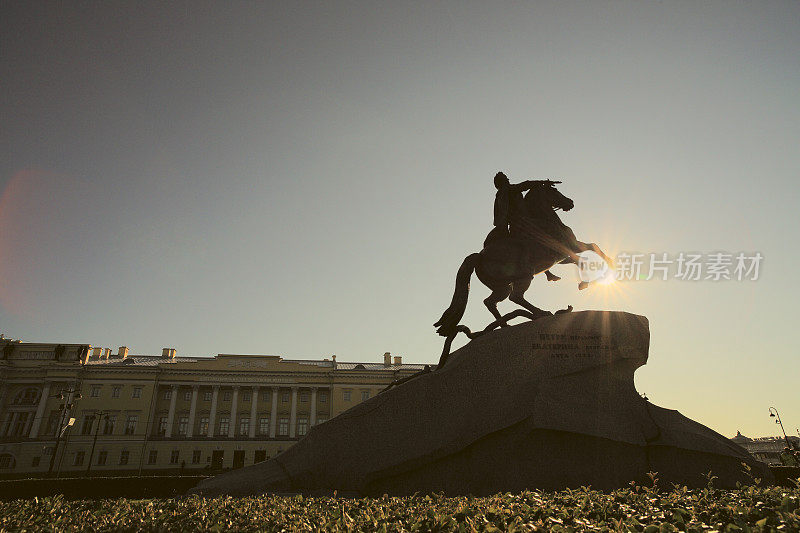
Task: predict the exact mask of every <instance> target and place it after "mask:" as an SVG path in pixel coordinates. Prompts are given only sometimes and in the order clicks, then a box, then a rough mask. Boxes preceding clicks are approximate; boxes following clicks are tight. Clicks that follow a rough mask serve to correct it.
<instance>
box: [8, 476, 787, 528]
mask: <svg viewBox="0 0 800 533" xmlns="http://www.w3.org/2000/svg"><path fill="white" fill-rule="evenodd" d="M712 482H713V479H712V480H710V481H709V486H708V487H707V488H705V489H700V490H696V489H687V488H686V487H679V486H674V487H672V488H671V489H669V490H660V489H659V487H658V480H657V478H656V477H655V476H653V482H652V484H651V486H649V487H641V486H635V485H632V486H631V487H630V488H626V489H621V490H616V491H613V492H608V493H606V492H599V491H594V490H591V489H588V488H581V489H577V490H569V489H568V490H564V491H560V492H539V491H527V492H523V493H520V494H498V495H495V496H489V497H482V498H476V497H457V498H447V497H444V496H439V495H429V496H411V497H403V498H398V497H387V496H384V497H383V498H362V499H353V498H336V497H332V498H331V497H321V498H305V497H303V496H260V497H250V498H237V499H234V498H216V499H204V498H198V497H191V498H183V499H151V500H129V499H117V500H114V499H107V500H98V501H88V500H82V501H68V500H65V499H64V498H63V497H61V496H56V497H46V498H34V499H28V500H15V501H9V502H0V531H8V530H11V531H18V530H22V529H28V530H30V529H34V530H35V529H47V530H59V531H60V530H94V531H119V530H123V531H133V530H142V529H143V530H161V531H185V530H191V531H194V530H203V531H223V530H236V531H242V530H243V531H255V530H259V531H264V530H266V531H281V530H285V531H298V530H300V531H312V530H314V531H318V530H323V531H345V530H365V531H590V530H592V531H598V530H604V529H605V530H610V531H637V532H645V533H656V532H665V531H687V532H694V531H706V530H717V531H724V532H730V531H768V530H775V529H777V530H779V531H800V511H799V510H798V507H800V506H799V505H798V500H799V499H800V488H798V487H794V488H785V487H757V486H748V487H741V488H740V489H737V490H716V489H714V488H713V484H712Z"/></svg>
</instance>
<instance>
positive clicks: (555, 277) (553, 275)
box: [545, 272, 561, 281]
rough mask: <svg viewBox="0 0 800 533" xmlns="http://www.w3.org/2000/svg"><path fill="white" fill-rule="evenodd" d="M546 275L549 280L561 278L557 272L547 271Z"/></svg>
mask: <svg viewBox="0 0 800 533" xmlns="http://www.w3.org/2000/svg"><path fill="white" fill-rule="evenodd" d="M545 275H546V276H547V281H558V280H560V279H561V278H560V277H558V276H556V275H555V274H551V273H549V272H545Z"/></svg>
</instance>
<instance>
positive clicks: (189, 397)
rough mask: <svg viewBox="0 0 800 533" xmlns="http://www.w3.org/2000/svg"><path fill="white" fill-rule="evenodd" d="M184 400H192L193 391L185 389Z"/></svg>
mask: <svg viewBox="0 0 800 533" xmlns="http://www.w3.org/2000/svg"><path fill="white" fill-rule="evenodd" d="M183 401H184V402H190V401H192V391H190V390H187V391H183Z"/></svg>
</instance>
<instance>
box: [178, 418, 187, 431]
mask: <svg viewBox="0 0 800 533" xmlns="http://www.w3.org/2000/svg"><path fill="white" fill-rule="evenodd" d="M188 428H189V417H187V416H182V417H180V418H178V435H186V430H187V429H188Z"/></svg>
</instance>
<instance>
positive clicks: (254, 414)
mask: <svg viewBox="0 0 800 533" xmlns="http://www.w3.org/2000/svg"><path fill="white" fill-rule="evenodd" d="M250 399H251V400H252V403H251V404H250V434H249V435H248V436H249V437H250V438H251V439H252V438H255V436H256V417H257V416H258V387H253V394H252V395H251V396H250Z"/></svg>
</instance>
